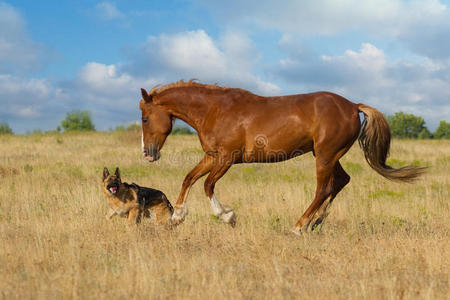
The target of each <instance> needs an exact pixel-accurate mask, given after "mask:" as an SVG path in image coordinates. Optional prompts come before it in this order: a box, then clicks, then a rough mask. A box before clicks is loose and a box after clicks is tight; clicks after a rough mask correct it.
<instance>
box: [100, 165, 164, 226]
mask: <svg viewBox="0 0 450 300" xmlns="http://www.w3.org/2000/svg"><path fill="white" fill-rule="evenodd" d="M103 192H104V193H105V195H106V199H107V201H108V204H109V206H110V209H109V211H108V213H107V214H106V219H107V220H110V219H111V218H112V217H113V216H115V215H119V216H122V217H126V216H128V225H134V224H138V223H139V222H140V220H141V217H142V216H144V217H148V218H151V219H152V220H153V221H154V223H156V224H167V225H169V224H170V220H171V217H172V214H173V207H172V205H171V204H170V202H169V200H168V199H167V197H166V195H165V194H164V193H163V192H161V191H158V190H155V189H151V188H147V187H141V186H139V185H137V184H135V183H132V184H128V183H126V182H122V180H121V178H120V171H119V168H116V171H115V172H114V174H112V175H111V174H110V173H109V171H108V168H106V167H105V168H104V169H103Z"/></svg>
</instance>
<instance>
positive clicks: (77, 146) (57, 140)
mask: <svg viewBox="0 0 450 300" xmlns="http://www.w3.org/2000/svg"><path fill="white" fill-rule="evenodd" d="M0 153H1V155H0V180H1V184H0V241H1V245H0V297H2V298H5V299H14V298H16V299H24V298H35V299H49V298H82V299H92V298H95V299H98V298H100V299H104V298H111V297H112V298H188V297H189V298H210V299H219V298H220V299H221V298H237V299H242V298H271V297H274V298H303V299H308V298H316V299H327V298H328V299H329V298H333V299H334V298H337V299H348V298H358V299H361V298H369V299H383V298H384V299H386V298H388V299H397V298H399V299H412V298H421V299H439V298H440V299H445V298H447V297H448V295H449V293H450V288H449V277H450V276H449V274H450V273H449V270H450V248H449V244H450V243H449V232H450V230H449V229H450V228H449V227H450V226H449V222H448V220H449V217H450V213H449V198H450V197H449V190H450V178H449V169H450V141H445V140H442V141H408V140H405V141H398V140H395V141H394V145H393V147H392V153H391V157H392V159H395V161H393V162H394V163H395V164H397V165H401V164H403V163H411V162H415V163H416V164H419V165H427V166H430V168H429V171H428V173H427V174H426V175H425V176H424V177H423V178H421V179H419V181H417V182H416V183H414V184H398V183H393V182H389V181H387V180H385V179H384V178H382V177H381V176H379V175H377V174H376V173H375V172H374V171H373V170H371V169H370V168H369V166H368V165H367V164H366V163H365V161H364V158H363V154H362V151H361V150H360V149H359V148H358V146H357V145H355V146H354V147H353V148H352V149H351V151H350V152H349V153H348V154H347V155H346V156H344V158H343V159H342V162H343V166H344V168H346V169H347V170H348V172H349V174H350V175H351V176H352V180H351V182H350V184H349V185H348V186H347V187H346V188H345V189H344V191H343V192H341V193H340V194H339V196H338V197H337V199H336V200H335V202H334V203H333V207H332V208H331V213H330V216H329V217H328V219H327V220H326V222H325V224H324V226H323V227H322V228H321V230H320V232H316V233H312V234H308V235H305V236H303V237H301V238H298V237H295V236H293V235H291V234H289V230H290V228H291V227H292V226H293V224H294V223H295V222H296V221H297V220H298V218H299V217H300V216H301V214H302V213H303V211H304V210H305V209H306V207H307V206H308V205H309V204H310V202H311V201H312V198H313V197H314V189H315V170H314V159H313V157H312V155H310V154H306V155H304V156H301V157H298V158H296V159H293V160H290V161H287V162H283V163H278V164H267V165H262V164H246V165H238V166H234V167H233V168H232V169H231V170H230V171H229V172H228V173H227V174H226V175H225V176H224V177H223V178H222V179H221V180H220V181H219V182H218V184H217V187H216V194H217V196H218V198H219V199H220V200H221V201H222V202H223V203H226V204H228V205H230V206H232V207H233V208H234V209H235V211H236V213H237V216H238V223H237V226H236V228H234V229H233V228H231V227H229V226H228V225H226V224H222V223H219V222H218V221H217V219H216V218H214V217H212V214H211V210H210V207H209V203H208V201H207V199H206V197H205V196H204V193H203V179H201V180H199V182H198V183H197V184H196V185H195V186H194V187H193V189H192V190H191V193H190V195H189V199H188V205H189V215H188V217H187V219H186V221H185V222H184V223H183V224H182V225H181V226H179V227H177V228H175V229H173V230H167V229H165V228H158V227H155V226H154V225H152V224H150V223H149V222H148V221H147V222H146V221H145V220H144V222H143V223H142V224H141V225H140V226H139V227H138V228H127V226H126V221H125V220H124V219H121V218H114V219H112V220H111V221H107V220H105V218H104V215H105V214H106V212H107V205H106V201H105V199H104V196H103V195H102V192H101V174H102V170H103V167H104V166H107V167H109V168H114V167H116V166H118V167H120V168H121V171H122V172H121V173H122V177H123V179H124V180H125V181H127V182H136V183H138V184H140V185H144V186H149V187H154V188H157V189H160V190H162V191H164V192H165V193H166V195H167V196H168V197H169V199H170V200H171V201H172V203H173V202H175V200H176V197H177V195H178V192H179V190H180V187H181V183H182V181H183V178H184V176H185V175H186V174H187V173H188V172H189V170H190V169H191V168H193V167H194V166H195V164H196V162H198V161H199V160H200V159H201V157H202V151H201V148H200V145H199V142H198V140H197V137H196V136H186V135H177V136H170V137H169V138H168V140H167V142H166V145H165V147H164V148H163V151H162V157H161V159H160V160H159V161H158V162H156V163H153V164H148V163H146V162H145V161H143V160H142V159H141V153H140V133H139V132H137V131H123V132H109V133H101V132H90V133H83V134H81V133H73V134H72V133H67V134H41V135H29V136H12V135H3V136H0Z"/></svg>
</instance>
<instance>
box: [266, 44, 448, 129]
mask: <svg viewBox="0 0 450 300" xmlns="http://www.w3.org/2000/svg"><path fill="white" fill-rule="evenodd" d="M274 72H276V73H278V74H279V76H280V77H281V78H283V79H284V80H286V81H288V82H290V83H291V85H292V86H293V87H294V86H295V87H301V88H302V89H303V91H312V90H332V91H334V92H337V93H339V94H341V95H342V96H344V97H346V98H348V99H349V100H351V101H354V102H363V103H366V104H369V105H373V106H375V107H377V108H379V109H380V110H382V111H383V112H386V113H394V112H398V111H404V112H409V113H414V114H417V115H420V116H423V117H424V118H425V119H426V120H427V121H428V125H430V127H432V128H434V127H435V126H436V125H437V123H438V121H439V120H445V119H447V120H448V117H449V115H450V80H449V77H450V75H449V74H450V60H449V61H447V62H443V61H432V60H430V59H425V60H423V61H420V62H415V63H412V62H407V61H392V62H390V61H388V60H387V58H386V54H385V52H384V51H383V50H381V49H379V48H377V47H375V46H374V45H371V44H369V43H364V44H362V46H361V49H360V50H359V51H354V50H347V51H345V53H344V54H343V55H333V56H331V55H328V56H320V55H314V54H311V53H308V54H307V55H304V56H302V55H297V56H295V55H292V53H291V55H289V56H288V57H287V58H285V59H283V60H281V61H280V64H279V66H278V67H277V68H276V69H275V70H274ZM297 92H300V91H298V90H297Z"/></svg>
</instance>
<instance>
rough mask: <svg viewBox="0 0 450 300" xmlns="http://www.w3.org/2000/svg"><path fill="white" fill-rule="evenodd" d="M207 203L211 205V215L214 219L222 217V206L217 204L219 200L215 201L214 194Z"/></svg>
mask: <svg viewBox="0 0 450 300" xmlns="http://www.w3.org/2000/svg"><path fill="white" fill-rule="evenodd" d="M209 203H210V204H211V208H212V211H213V214H214V215H215V216H216V217H219V216H220V215H222V214H223V213H224V209H223V206H222V204H221V203H220V202H219V200H217V198H216V195H215V194H213V195H212V197H211V198H209Z"/></svg>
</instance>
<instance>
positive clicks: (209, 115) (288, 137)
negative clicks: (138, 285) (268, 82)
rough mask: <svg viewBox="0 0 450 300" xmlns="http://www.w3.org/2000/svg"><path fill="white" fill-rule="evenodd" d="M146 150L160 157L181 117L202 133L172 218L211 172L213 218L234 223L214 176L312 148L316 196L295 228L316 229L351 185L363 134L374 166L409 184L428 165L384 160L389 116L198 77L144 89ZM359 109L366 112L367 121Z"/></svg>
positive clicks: (180, 216) (336, 100)
mask: <svg viewBox="0 0 450 300" xmlns="http://www.w3.org/2000/svg"><path fill="white" fill-rule="evenodd" d="M141 94H142V99H141V100H140V103H139V107H140V110H141V111H142V152H143V156H144V158H145V159H146V160H148V161H149V162H154V161H157V160H158V159H159V158H160V157H161V154H160V151H161V148H162V147H163V145H164V142H165V140H166V138H167V136H168V135H169V134H170V132H171V130H172V126H173V122H174V121H175V119H181V120H183V121H184V122H186V123H187V124H189V125H190V126H192V127H193V128H194V129H195V130H196V131H197V133H198V137H199V139H200V143H201V146H202V148H203V151H204V152H205V155H204V157H203V158H202V159H201V161H200V162H199V163H198V164H197V165H196V166H195V167H194V168H193V169H192V170H191V171H190V172H189V173H188V174H187V175H186V177H185V179H184V181H183V184H182V186H181V191H180V193H179V196H178V199H177V202H176V203H175V206H174V208H175V210H174V213H173V216H172V222H173V224H175V225H178V224H180V223H182V222H183V221H184V219H185V217H186V215H187V212H188V210H187V204H186V199H187V196H188V193H189V189H190V188H191V187H192V185H193V184H194V183H195V182H196V181H197V180H198V179H199V178H201V177H203V176H205V175H206V174H208V177H207V178H206V180H205V183H204V189H205V193H206V196H207V197H208V199H209V201H210V204H211V208H212V211H213V213H214V215H215V216H217V217H218V218H220V219H221V220H222V221H224V222H225V223H228V224H230V225H232V226H234V225H235V224H236V215H235V213H234V211H233V209H231V208H230V207H228V206H226V205H223V204H222V203H221V202H219V200H218V199H217V197H216V196H215V194H214V187H215V184H216V182H217V181H218V180H219V179H220V178H221V177H222V176H223V175H224V174H225V173H226V172H227V171H228V169H229V168H230V167H231V166H232V165H233V164H240V163H275V162H280V161H284V160H288V159H291V158H293V157H296V156H299V155H302V154H305V153H308V152H312V154H313V155H314V157H315V160H316V181H317V186H316V193H315V197H314V200H313V201H312V203H311V204H310V205H309V207H308V208H307V209H306V211H305V212H304V213H303V215H302V216H301V218H300V219H299V220H298V221H297V223H296V224H295V226H294V228H293V230H292V231H293V233H295V234H297V235H301V234H302V233H305V232H308V231H310V230H314V228H315V227H316V226H318V225H319V224H321V223H322V222H323V221H324V220H325V217H326V216H327V215H328V208H329V206H330V205H331V203H332V202H333V200H334V199H335V198H336V196H337V194H338V193H339V192H340V191H341V190H342V189H343V188H344V187H345V186H346V185H347V184H348V183H349V181H350V176H349V175H348V174H347V173H346V172H345V170H344V169H343V167H342V165H341V163H340V162H339V159H340V158H342V156H343V155H344V154H345V153H346V152H347V151H348V150H349V149H350V147H352V145H353V144H354V142H355V141H356V140H357V139H358V141H359V144H360V147H361V148H362V150H363V152H364V156H365V159H366V161H367V163H368V164H369V166H370V167H371V168H372V169H374V170H375V171H376V172H377V173H379V174H380V175H382V176H384V177H386V178H387V179H390V180H396V181H403V182H411V181H413V180H414V179H416V178H417V177H418V176H419V175H421V173H422V172H423V170H424V168H421V167H412V166H405V167H402V168H397V169H396V168H392V167H390V166H388V165H386V159H387V157H388V154H389V148H390V142H391V133H390V129H389V125H388V123H387V121H386V119H385V118H384V116H383V114H382V113H380V112H379V111H378V110H377V109H375V108H373V107H370V106H368V105H365V104H361V103H360V104H356V103H353V102H351V101H349V100H347V99H345V98H343V97H341V96H339V95H337V94H334V93H330V92H315V93H309V94H297V95H288V96H277V97H263V96H259V95H256V94H253V93H251V92H250V91H247V90H244V89H239V88H229V87H222V86H219V85H217V84H213V85H212V84H202V83H199V82H197V81H195V80H189V81H187V82H186V81H182V80H181V81H178V82H175V83H171V84H167V85H157V86H155V87H153V88H152V89H151V90H150V91H149V92H148V93H147V91H146V90H145V89H141ZM360 113H362V114H363V115H364V119H363V122H362V123H361V120H360Z"/></svg>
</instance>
